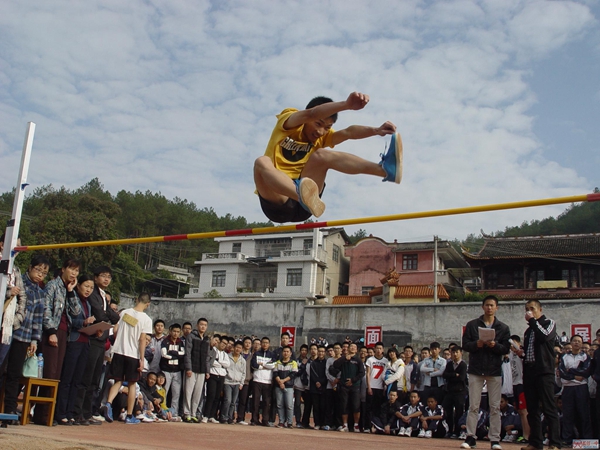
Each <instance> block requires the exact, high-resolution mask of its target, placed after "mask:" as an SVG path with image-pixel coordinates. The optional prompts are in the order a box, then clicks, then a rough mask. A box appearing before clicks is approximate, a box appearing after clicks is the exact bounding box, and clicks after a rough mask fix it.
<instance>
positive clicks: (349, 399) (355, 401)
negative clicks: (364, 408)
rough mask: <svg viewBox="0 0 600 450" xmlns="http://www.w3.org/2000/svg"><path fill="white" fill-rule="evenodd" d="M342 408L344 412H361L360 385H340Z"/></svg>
mask: <svg viewBox="0 0 600 450" xmlns="http://www.w3.org/2000/svg"><path fill="white" fill-rule="evenodd" d="M348 406H349V407H350V408H348ZM340 408H341V411H342V414H346V411H350V412H351V413H357V412H360V387H352V388H348V387H346V386H340Z"/></svg>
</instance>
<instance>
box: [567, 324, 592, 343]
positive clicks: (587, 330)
mask: <svg viewBox="0 0 600 450" xmlns="http://www.w3.org/2000/svg"><path fill="white" fill-rule="evenodd" d="M576 334H578V335H579V336H581V337H582V338H583V342H592V324H591V323H572V324H571V336H575V335H576Z"/></svg>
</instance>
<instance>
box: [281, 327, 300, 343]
mask: <svg viewBox="0 0 600 450" xmlns="http://www.w3.org/2000/svg"><path fill="white" fill-rule="evenodd" d="M286 332H287V334H289V335H290V346H291V347H292V348H293V347H294V343H295V342H296V327H281V334H283V333H286Z"/></svg>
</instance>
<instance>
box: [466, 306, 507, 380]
mask: <svg viewBox="0 0 600 450" xmlns="http://www.w3.org/2000/svg"><path fill="white" fill-rule="evenodd" d="M479 327H481V328H485V323H484V322H483V316H480V317H478V318H477V319H473V320H471V321H470V322H469V323H467V326H466V327H465V332H464V334H463V338H462V346H463V349H465V350H466V351H467V352H469V368H468V370H467V373H471V374H473V375H481V376H492V377H500V376H502V356H503V355H506V354H507V353H508V352H509V349H510V344H509V342H508V340H509V339H510V329H509V328H508V325H506V324H505V323H502V322H500V321H499V320H498V319H497V318H495V317H494V323H493V324H492V328H493V329H494V330H495V331H496V337H495V339H494V341H495V342H496V345H495V346H494V347H491V348H490V347H487V346H485V345H484V346H483V347H481V348H479V347H477V341H478V340H479Z"/></svg>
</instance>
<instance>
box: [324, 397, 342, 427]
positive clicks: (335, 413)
mask: <svg viewBox="0 0 600 450" xmlns="http://www.w3.org/2000/svg"><path fill="white" fill-rule="evenodd" d="M338 389H339V388H338ZM324 400H325V405H324V406H325V408H324V409H325V411H324V412H325V425H329V426H330V427H332V428H337V427H339V426H340V425H341V424H342V420H341V413H340V400H339V391H338V390H333V389H325V399H324Z"/></svg>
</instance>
